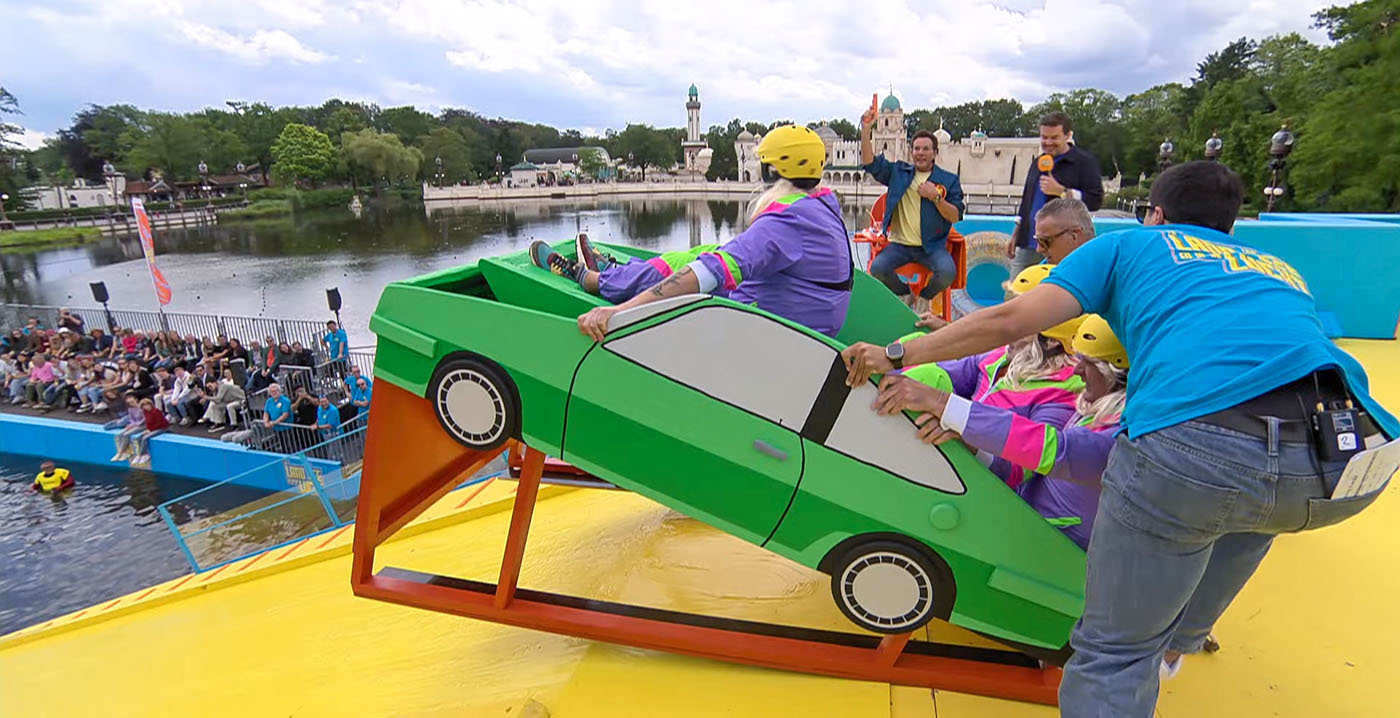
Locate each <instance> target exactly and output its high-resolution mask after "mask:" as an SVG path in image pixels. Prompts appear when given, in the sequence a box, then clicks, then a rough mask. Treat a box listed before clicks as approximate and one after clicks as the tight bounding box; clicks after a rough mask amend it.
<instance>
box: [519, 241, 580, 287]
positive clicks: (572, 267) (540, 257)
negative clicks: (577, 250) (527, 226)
mask: <svg viewBox="0 0 1400 718" xmlns="http://www.w3.org/2000/svg"><path fill="white" fill-rule="evenodd" d="M530 260H531V261H533V262H534V263H535V266H536V267H539V268H540V269H548V270H549V271H551V272H553V273H555V274H557V275H559V276H561V277H568V278H570V279H573V278H574V275H576V274H578V264H577V263H576V262H574V261H573V260H571V259H568V258H566V257H565V256H564V255H562V254H560V253H558V252H556V251H554V250H553V249H552V248H550V246H549V244H548V243H547V242H545V241H544V240H542V239H537V240H535V241H534V242H531V243H530Z"/></svg>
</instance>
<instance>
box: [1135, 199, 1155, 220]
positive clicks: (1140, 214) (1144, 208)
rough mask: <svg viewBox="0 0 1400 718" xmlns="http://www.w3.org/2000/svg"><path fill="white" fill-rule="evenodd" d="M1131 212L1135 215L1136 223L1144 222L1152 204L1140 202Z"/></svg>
mask: <svg viewBox="0 0 1400 718" xmlns="http://www.w3.org/2000/svg"><path fill="white" fill-rule="evenodd" d="M1133 213H1134V214H1136V215H1137V221H1138V224H1145V223H1146V222H1147V215H1149V214H1152V205H1150V204H1140V205H1138V206H1137V209H1135V210H1133Z"/></svg>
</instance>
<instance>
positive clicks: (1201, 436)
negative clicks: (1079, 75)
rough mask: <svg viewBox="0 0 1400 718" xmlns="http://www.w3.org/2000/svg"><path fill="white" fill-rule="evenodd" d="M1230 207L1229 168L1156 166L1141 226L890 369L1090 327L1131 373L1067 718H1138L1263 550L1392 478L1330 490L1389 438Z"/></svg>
mask: <svg viewBox="0 0 1400 718" xmlns="http://www.w3.org/2000/svg"><path fill="white" fill-rule="evenodd" d="M1243 194H1244V187H1243V184H1242V183H1241V182H1240V178H1239V175H1237V174H1235V172H1234V171H1233V170H1231V169H1230V168H1229V167H1226V166H1225V165H1222V164H1219V163H1215V162H1200V161H1197V162H1187V163H1183V164H1179V165H1176V166H1174V167H1171V168H1170V169H1167V170H1166V171H1164V172H1163V173H1162V174H1161V175H1160V176H1159V177H1158V178H1157V180H1156V181H1155V182H1153V184H1152V190H1151V198H1150V204H1151V211H1150V212H1149V213H1148V215H1147V216H1146V218H1145V222H1144V225H1145V226H1144V227H1142V228H1139V229H1130V230H1124V231H1121V232H1113V233H1111V234H1107V235H1104V236H1101V237H1098V238H1097V239H1094V240H1092V241H1087V242H1085V243H1084V244H1083V246H1080V247H1078V248H1077V249H1075V250H1074V251H1073V252H1071V253H1070V255H1069V256H1068V257H1066V258H1065V259H1064V260H1063V261H1061V262H1060V263H1059V264H1058V265H1057V266H1056V267H1055V269H1054V271H1053V272H1052V273H1051V274H1050V276H1049V277H1048V278H1046V279H1045V281H1043V282H1041V283H1040V285H1039V286H1037V287H1035V288H1034V289H1032V290H1031V291H1029V292H1026V293H1025V294H1024V295H1021V296H1019V297H1016V298H1015V299H1012V300H1011V301H1008V302H1005V303H1003V304H1000V305H997V306H994V307H988V308H987V309H984V310H981V311H978V312H975V313H973V314H971V315H968V316H966V317H964V318H962V319H960V320H958V321H956V322H954V323H952V324H950V325H949V326H947V327H945V328H943V329H940V330H938V331H936V332H934V333H932V334H929V335H926V336H923V337H919V338H916V339H913V340H910V341H908V342H905V343H904V344H903V345H902V348H901V349H900V350H899V351H898V354H899V357H898V358H899V359H900V360H901V361H903V362H905V363H909V362H929V361H939V360H946V359H951V358H955V357H959V356H965V355H968V354H972V353H975V352H978V351H986V350H987V349H990V348H993V347H996V346H999V345H1001V344H1004V343H1005V342H1006V341H1008V340H1010V339H1013V338H1016V337H1021V336H1025V335H1026V334H1028V333H1030V332H1033V331H1039V330H1041V329H1044V328H1046V327H1050V326H1053V325H1055V324H1058V323H1060V322H1063V321H1065V320H1067V319H1069V318H1071V317H1074V316H1077V315H1079V314H1082V313H1086V312H1089V313H1096V314H1099V315H1101V316H1102V317H1103V318H1104V319H1105V320H1106V321H1107V322H1108V325H1109V326H1110V327H1112V329H1113V332H1114V334H1116V335H1117V336H1118V337H1119V338H1120V339H1121V340H1122V343H1123V346H1124V347H1126V349H1127V352H1128V355H1129V356H1131V357H1132V358H1133V366H1134V370H1133V383H1132V386H1131V387H1129V391H1128V393H1127V401H1126V405H1125V408H1124V412H1123V422H1122V427H1121V429H1120V431H1119V433H1118V438H1117V443H1116V444H1115V445H1114V448H1113V452H1112V454H1111V457H1110V461H1109V463H1108V468H1107V469H1106V470H1105V471H1104V475H1103V484H1102V486H1103V488H1102V493H1101V495H1100V499H1099V509H1098V513H1097V515H1096V516H1095V519H1094V532H1093V534H1092V536H1091V537H1090V540H1089V550H1088V570H1087V584H1086V586H1085V593H1084V611H1083V614H1082V617H1081V618H1080V620H1079V623H1078V624H1077V625H1076V626H1075V629H1074V632H1073V635H1072V637H1071V640H1070V645H1071V646H1072V647H1073V649H1074V655H1073V657H1071V658H1070V660H1069V662H1068V663H1067V664H1066V666H1065V672H1064V677H1063V680H1062V681H1061V682H1060V691H1059V699H1060V711H1061V715H1063V716H1069V717H1071V718H1074V717H1078V716H1101V715H1113V716H1122V717H1123V718H1148V717H1149V716H1151V715H1152V714H1153V711H1154V709H1155V706H1156V703H1157V693H1158V688H1159V683H1158V681H1159V678H1158V670H1159V666H1160V664H1161V662H1162V659H1163V658H1164V657H1166V655H1167V653H1168V652H1170V653H1171V654H1173V656H1179V655H1183V654H1192V653H1196V652H1198V651H1200V650H1201V649H1202V648H1203V646H1204V644H1205V641H1206V638H1207V636H1208V635H1209V633H1210V630H1211V628H1212V627H1213V626H1214V625H1215V622H1216V621H1217V620H1218V619H1219V618H1220V616H1221V615H1222V614H1223V613H1224V612H1225V610H1226V608H1228V607H1229V605H1230V604H1231V602H1232V601H1233V600H1234V598H1235V596H1236V595H1238V594H1239V592H1240V590H1241V589H1242V588H1244V585H1245V583H1247V582H1248V581H1249V579H1250V577H1251V576H1252V575H1253V574H1254V572H1255V570H1256V569H1257V568H1258V567H1259V563H1260V562H1261V561H1262V560H1263V558H1264V555H1265V554H1267V553H1268V551H1269V548H1270V546H1271V545H1272V543H1273V539H1274V536H1276V535H1278V534H1280V533H1290V532H1297V531H1307V530H1312V529H1317V528H1321V527H1324V526H1330V525H1333V524H1336V523H1339V522H1341V521H1344V520H1346V519H1348V518H1351V517H1352V516H1355V515H1356V514H1358V513H1360V512H1361V511H1363V510H1364V509H1365V508H1366V507H1368V506H1369V505H1370V504H1371V503H1372V502H1374V501H1375V499H1376V498H1377V497H1378V496H1379V495H1380V494H1381V493H1382V492H1383V491H1384V489H1385V487H1386V486H1388V485H1389V479H1388V474H1386V473H1385V472H1387V471H1391V472H1393V471H1395V470H1396V467H1395V466H1394V464H1393V463H1392V462H1391V461H1390V460H1388V459H1387V458H1386V456H1385V455H1378V454H1374V453H1368V454H1366V455H1365V456H1364V458H1365V459H1366V460H1368V461H1369V462H1370V464H1371V466H1372V468H1373V469H1379V472H1378V473H1376V475H1375V476H1374V477H1371V476H1370V474H1371V470H1370V469H1366V470H1365V473H1366V474H1367V480H1366V482H1365V484H1364V485H1365V486H1367V487H1368V490H1367V491H1366V492H1365V493H1361V492H1360V491H1359V489H1357V488H1354V487H1355V484H1349V485H1345V486H1344V485H1343V484H1342V483H1341V477H1342V472H1343V469H1345V468H1347V465H1348V460H1349V459H1350V458H1351V456H1353V455H1355V452H1356V451H1359V450H1361V449H1362V448H1368V449H1369V448H1374V447H1379V446H1381V445H1382V444H1385V443H1386V442H1387V441H1390V442H1392V445H1393V444H1394V442H1395V441H1396V439H1397V437H1400V422H1398V421H1396V418H1395V417H1394V416H1393V415H1392V414H1391V413H1390V412H1388V411H1386V409H1385V408H1384V407H1382V406H1381V405H1380V403H1379V402H1377V401H1376V400H1375V399H1374V398H1373V397H1372V396H1371V394H1370V391H1369V386H1368V381H1367V377H1366V372H1365V370H1363V369H1362V367H1361V365H1360V363H1358V362H1357V361H1356V359H1354V358H1352V357H1351V356H1350V355H1349V354H1347V353H1346V352H1345V351H1343V350H1342V349H1341V348H1340V347H1338V346H1337V345H1336V344H1334V343H1333V342H1332V341H1331V340H1330V339H1329V338H1328V337H1327V334H1326V333H1325V331H1324V330H1323V326H1322V320H1321V319H1320V318H1319V317H1318V310H1317V304H1316V302H1315V300H1314V299H1313V297H1312V295H1311V294H1310V293H1309V292H1308V285H1307V282H1306V281H1304V279H1303V277H1302V275H1301V274H1299V272H1298V271H1297V270H1296V269H1294V268H1293V267H1292V266H1290V265H1289V264H1288V263H1287V262H1285V261H1283V260H1282V259H1280V258H1278V257H1275V256H1273V255H1270V254H1267V253H1265V252H1262V251H1260V250H1258V249H1254V248H1252V247H1247V246H1244V245H1241V244H1239V243H1238V242H1236V241H1235V240H1234V239H1233V238H1232V237H1231V236H1230V234H1229V233H1230V231H1231V230H1232V228H1233V226H1234V223H1235V218H1236V217H1237V216H1238V215H1239V211H1240V204H1241V201H1242V199H1243ZM1037 234H1039V232H1037ZM888 351H889V349H888V348H887V347H880V346H875V345H871V344H866V343H857V344H853V345H851V346H849V347H847V348H846V350H844V351H843V352H842V358H843V360H844V361H845V363H846V366H847V371H848V375H847V383H848V384H849V385H851V386H859V385H861V384H864V383H867V382H868V381H869V380H870V375H871V374H872V373H875V372H882V373H883V372H888V371H890V370H891V369H893V368H894V367H893V363H892V360H891V359H890V357H889V355H888V353H887V352H888ZM1319 405H1321V408H1320V409H1319V408H1317V407H1319ZM889 408H891V409H895V410H899V409H902V408H904V407H902V406H899V405H898V402H896V405H895V406H891V407H889ZM1314 412H1321V413H1314ZM1343 412H1346V413H1347V416H1348V417H1349V418H1350V419H1351V420H1352V421H1353V425H1354V426H1355V431H1354V432H1353V433H1351V434H1349V437H1350V441H1349V442H1346V443H1348V444H1351V445H1352V448H1351V449H1350V451H1351V452H1352V453H1350V454H1343V455H1338V454H1336V453H1334V452H1333V447H1336V448H1337V449H1339V450H1340V449H1341V448H1343V446H1344V444H1343V443H1342V442H1337V443H1335V444H1324V443H1323V438H1324V435H1322V434H1320V433H1314V432H1313V430H1312V427H1313V426H1314V424H1313V419H1323V420H1326V419H1329V418H1332V417H1334V416H1335V414H1338V413H1343ZM1371 459H1374V461H1370V460H1371ZM1356 468H1357V470H1358V471H1360V470H1363V469H1364V467H1363V466H1358V467H1356ZM1373 478H1374V480H1372V479H1373ZM1343 489H1345V490H1343Z"/></svg>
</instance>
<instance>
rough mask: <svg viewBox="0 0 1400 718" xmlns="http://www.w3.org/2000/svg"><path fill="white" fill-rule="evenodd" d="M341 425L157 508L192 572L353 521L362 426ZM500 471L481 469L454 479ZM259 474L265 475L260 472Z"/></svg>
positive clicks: (475, 480)
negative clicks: (257, 491)
mask: <svg viewBox="0 0 1400 718" xmlns="http://www.w3.org/2000/svg"><path fill="white" fill-rule="evenodd" d="M341 431H342V433H340V434H339V435H337V436H333V437H331V438H329V439H326V440H324V441H319V442H317V443H315V444H313V445H311V446H308V447H306V448H305V449H303V450H301V451H298V452H296V453H294V454H289V455H287V456H283V457H279V458H277V459H274V460H272V461H269V462H268V463H266V464H263V465H261V466H258V467H255V468H253V469H250V470H248V471H245V472H243V473H241V474H238V475H236V476H231V477H229V478H228V479H225V480H223V481H220V482H218V483H214V484H210V485H208V486H205V487H203V488H200V489H197V490H195V491H192V492H190V493H188V494H185V495H183V496H180V497H179V498H175V499H171V500H170V501H166V502H165V503H162V504H160V505H159V506H157V507H156V508H157V510H158V512H159V513H160V517H161V519H162V520H163V521H164V522H165V525H166V527H167V528H169V529H170V532H171V534H172V535H173V536H174V537H175V541H176V542H177V543H178V544H179V545H180V552H181V554H183V555H184V557H185V560H186V561H188V562H189V564H190V568H191V569H193V570H194V572H195V573H202V572H204V571H210V570H213V569H217V568H219V567H220V566H224V565H227V564H230V563H233V562H235V561H241V560H243V559H245V558H249V557H252V556H254V555H257V554H259V553H262V552H264V551H271V550H273V549H276V548H279V547H282V546H289V545H291V544H293V543H296V542H298V541H301V540H303V539H306V538H309V537H311V536H315V535H317V534H320V533H325V532H327V531H332V530H336V529H339V528H341V527H344V526H346V525H347V524H350V523H353V521H354V519H355V509H356V502H357V500H358V499H359V494H360V468H361V466H362V465H363V464H364V452H365V436H366V433H367V427H365V426H364V425H363V423H362V422H361V421H360V419H359V418H358V417H356V418H355V419H351V420H350V421H347V422H345V423H344V424H342V425H341ZM283 433H287V432H283ZM279 473H280V476H281V477H284V479H285V481H286V488H283V489H280V490H277V491H272V492H270V493H269V494H267V495H266V496H263V497H261V498H259V499H257V500H254V501H251V502H248V503H243V504H242V505H240V506H238V508H235V509H232V510H229V511H223V512H220V513H207V512H202V511H201V510H200V509H199V508H198V507H200V506H205V505H228V504H230V503H236V502H233V501H229V500H228V498H229V497H236V496H245V495H246V493H247V492H248V491H249V489H248V487H247V484H248V483H249V481H248V480H249V479H250V478H252V477H254V476H256V475H258V474H279ZM504 473H505V472H504V471H500V470H483V471H482V472H481V473H480V474H478V475H476V476H472V477H468V478H467V479H466V480H465V481H464V482H462V484H461V485H462V486H468V485H471V484H475V483H478V482H481V481H485V480H486V479H489V478H493V477H497V476H501V475H503V474H504ZM261 478H262V480H263V481H264V482H265V481H266V480H267V477H266V476H263V477H261Z"/></svg>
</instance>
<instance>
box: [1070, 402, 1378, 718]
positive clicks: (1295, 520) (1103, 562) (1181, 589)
mask: <svg viewBox="0 0 1400 718" xmlns="http://www.w3.org/2000/svg"><path fill="white" fill-rule="evenodd" d="M1271 421H1273V422H1277V419H1271ZM1277 426H1278V425H1277V424H1276V423H1275V424H1273V425H1272V428H1273V429H1274V431H1273V432H1272V439H1270V440H1265V439H1261V438H1256V437H1253V436H1249V435H1247V434H1243V433H1240V432H1236V431H1232V430H1230V429H1225V428H1222V427H1218V426H1215V425H1212V424H1207V423H1203V422H1197V421H1188V422H1186V423H1184V424H1178V425H1176V426H1172V427H1169V428H1166V429H1162V430H1161V431H1156V432H1153V433H1151V434H1148V435H1146V436H1140V437H1138V438H1137V439H1134V440H1131V441H1130V440H1128V438H1127V437H1126V436H1119V437H1118V443H1117V444H1116V445H1115V446H1114V449H1113V454H1112V455H1111V457H1110V458H1109V463H1108V468H1107V470H1105V472H1104V476H1103V493H1102V494H1101V496H1100V497H1099V511H1098V515H1097V517H1096V518H1095V520H1094V533H1093V536H1091V537H1090V539H1089V558H1088V576H1087V586H1086V588H1085V594H1084V600H1085V603H1084V616H1083V617H1082V618H1081V619H1080V620H1079V623H1078V625H1076V626H1075V629H1074V634H1073V636H1072V637H1071V639H1070V645H1071V646H1072V647H1073V648H1074V651H1075V653H1074V656H1073V657H1072V658H1071V659H1070V661H1069V663H1068V664H1067V665H1066V666H1065V674H1064V679H1063V680H1062V681H1061V683H1060V714H1061V715H1062V716H1066V717H1069V718H1082V717H1087V716H1095V717H1101V718H1108V717H1109V716H1112V717H1113V718H1139V717H1140V718H1150V716H1152V714H1153V709H1154V708H1155V706H1156V703H1157V689H1158V685H1157V666H1158V664H1159V662H1160V661H1161V659H1162V655H1163V654H1164V653H1165V652H1166V651H1167V650H1168V649H1170V650H1173V651H1179V652H1181V653H1194V652H1197V651H1199V650H1200V649H1201V645H1202V643H1203V642H1204V641H1205V637H1206V635H1207V634H1208V633H1209V632H1210V630H1211V628H1212V627H1213V626H1214V625H1215V622H1216V620H1217V619H1218V618H1220V615H1221V614H1222V613H1224V612H1225V609H1226V608H1227V607H1228V606H1229V605H1230V602H1231V601H1232V600H1234V598H1235V595H1236V594H1238V593H1239V591H1240V589H1241V588H1243V587H1244V584H1245V582H1246V581H1248V580H1249V577H1250V576H1251V575H1253V574H1254V570H1255V569H1256V568H1257V567H1258V566H1259V562H1260V561H1261V560H1263V558H1264V554H1266V553H1268V551H1269V546H1270V544H1271V543H1272V542H1273V539H1274V536H1275V535H1277V534H1280V533H1287V532H1292V531H1304V530H1308V529H1315V528H1321V527H1323V526H1328V525H1331V524H1334V523H1337V522H1339V521H1342V520H1343V519H1346V518H1349V517H1351V516H1353V515H1355V514H1356V513H1358V512H1360V511H1361V510H1362V509H1364V508H1366V507H1367V506H1369V505H1370V503H1371V502H1372V501H1374V500H1375V499H1376V497H1377V496H1379V495H1380V493H1381V492H1380V491H1376V492H1374V493H1371V494H1368V495H1366V496H1356V497H1351V498H1346V499H1338V500H1335V501H1333V500H1330V499H1327V498H1325V497H1326V496H1328V495H1330V494H1331V491H1332V489H1333V488H1334V487H1335V485H1336V482H1337V479H1338V478H1339V477H1340V475H1341V472H1342V468H1343V467H1344V466H1345V463H1344V462H1321V461H1320V460H1319V459H1318V458H1317V456H1316V455H1315V453H1314V451H1313V449H1312V446H1311V444H1310V443H1295V442H1287V441H1280V440H1279V439H1278V431H1277Z"/></svg>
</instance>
